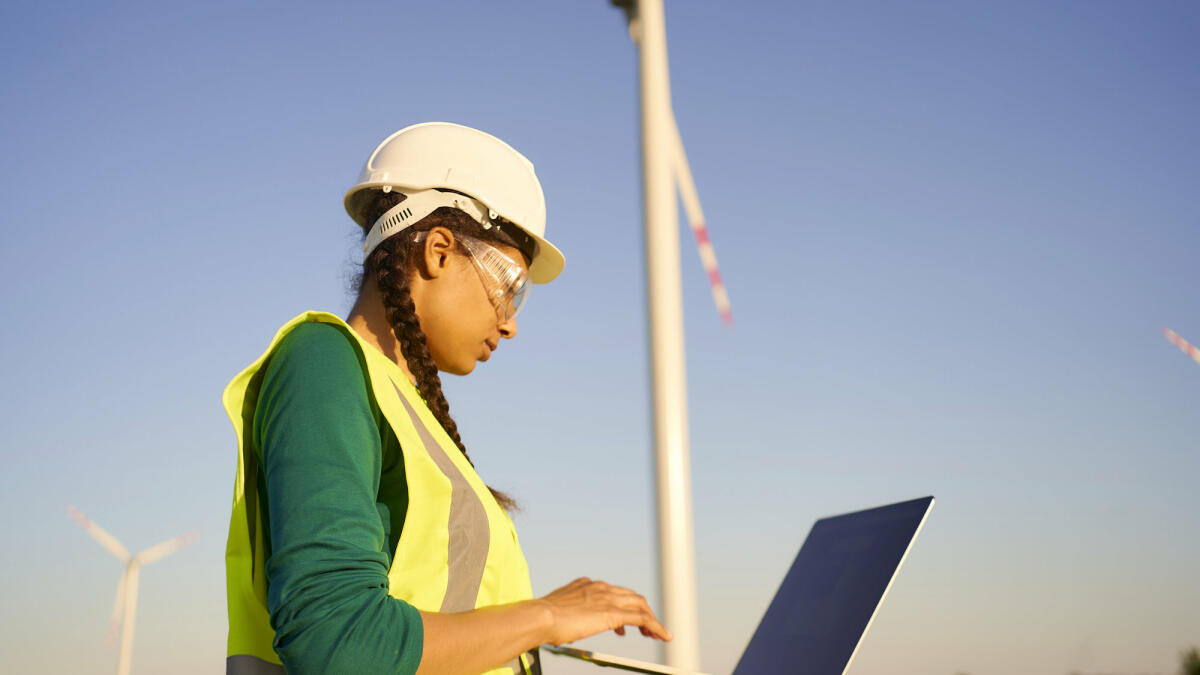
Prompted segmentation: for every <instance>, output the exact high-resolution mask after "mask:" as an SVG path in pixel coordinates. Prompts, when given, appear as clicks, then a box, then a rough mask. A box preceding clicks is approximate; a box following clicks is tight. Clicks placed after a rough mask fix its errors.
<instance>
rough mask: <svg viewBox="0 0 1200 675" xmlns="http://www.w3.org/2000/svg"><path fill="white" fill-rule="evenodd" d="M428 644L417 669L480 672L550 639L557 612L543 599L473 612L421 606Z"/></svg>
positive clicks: (426, 674) (424, 674)
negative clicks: (429, 609) (432, 610)
mask: <svg viewBox="0 0 1200 675" xmlns="http://www.w3.org/2000/svg"><path fill="white" fill-rule="evenodd" d="M421 620H422V621H423V622H424V625H425V631H424V633H425V638H424V647H423V650H422V653H421V665H420V666H419V667H418V668H417V675H478V674H479V673H483V672H486V671H488V670H491V669H493V668H498V667H500V666H503V665H504V664H506V663H509V662H511V661H512V660H513V659H515V658H517V656H519V655H520V654H522V653H524V652H526V651H528V650H530V649H532V648H534V647H536V646H538V645H540V644H542V643H543V642H547V641H548V640H549V635H550V628H551V627H552V626H553V615H552V613H551V610H550V609H549V608H548V607H547V606H546V604H545V603H544V602H542V601H540V600H526V601H524V602H517V603H513V604H510V605H496V606H493V607H483V608H481V609H476V610H473V611H470V612H456V613H444V614H443V613H438V612H421Z"/></svg>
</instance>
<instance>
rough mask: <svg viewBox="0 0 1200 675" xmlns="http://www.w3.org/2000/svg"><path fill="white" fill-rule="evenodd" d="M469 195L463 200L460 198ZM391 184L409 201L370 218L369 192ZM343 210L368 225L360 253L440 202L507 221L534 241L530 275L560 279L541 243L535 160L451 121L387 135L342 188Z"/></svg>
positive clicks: (483, 219)
mask: <svg viewBox="0 0 1200 675" xmlns="http://www.w3.org/2000/svg"><path fill="white" fill-rule="evenodd" d="M437 188H440V189H442V190H453V191H454V192H458V193H461V194H462V195H467V197H468V199H464V198H463V197H462V196H461V195H456V194H454V193H450V192H439V191H438V190H437ZM392 189H395V190H396V191H398V192H402V193H404V194H405V195H406V196H407V198H406V199H405V200H404V202H403V204H402V205H399V206H397V207H396V208H394V209H392V210H390V211H388V212H387V213H385V214H384V215H383V216H381V217H380V218H379V220H378V221H377V222H375V223H368V222H366V213H365V210H366V208H367V206H368V205H369V204H370V202H371V194H372V192H373V191H374V190H383V191H384V192H387V191H390V190H392ZM345 205H346V212H347V213H349V214H350V217H351V218H353V219H354V221H355V222H356V223H358V224H359V225H361V226H362V227H363V229H368V228H369V230H370V231H369V232H368V235H367V245H366V246H365V247H364V250H365V252H367V253H368V254H369V252H370V250H372V249H374V247H375V246H377V245H378V244H379V242H380V241H382V240H383V239H385V238H386V237H389V236H392V235H394V234H395V233H396V232H399V231H400V230H403V229H404V228H406V227H408V226H409V225H411V224H412V223H415V222H416V221H418V220H420V219H421V218H424V217H425V216H426V215H428V214H429V213H430V212H432V211H433V210H434V209H436V208H438V207H439V206H455V207H458V208H460V209H462V210H463V211H465V212H467V213H468V214H469V215H471V216H472V217H473V218H475V220H477V221H479V222H480V224H481V225H483V226H484V228H485V229H487V228H490V227H492V226H493V225H492V221H493V220H495V219H496V218H497V216H498V217H499V218H502V219H504V220H505V221H508V222H510V223H512V224H513V225H516V226H517V227H518V228H519V229H520V230H521V231H522V232H524V233H525V234H527V235H529V237H530V238H531V239H532V240H533V244H534V245H533V247H532V248H533V250H532V251H527V253H530V254H531V255H532V262H531V263H530V265H529V278H530V280H531V281H533V283H535V284H544V283H546V282H548V281H551V280H552V279H554V277H556V276H558V273H559V272H561V271H562V268H563V262H564V261H563V254H562V252H561V251H559V250H558V249H557V248H555V247H554V245H553V244H551V243H550V242H548V241H546V239H545V238H544V237H545V234H546V198H545V196H544V195H543V194H542V185H541V183H539V182H538V179H537V175H535V174H534V172H533V164H532V163H531V162H530V161H529V160H528V159H525V157H524V156H523V155H521V153H519V152H517V151H516V150H514V149H513V148H512V147H511V146H510V145H508V144H507V143H505V142H504V141H502V140H500V139H499V138H496V137H495V136H492V135H491V134H487V133H484V132H482V131H479V130H478V129H472V128H471V127H466V126H462V125H461V124H451V123H449V122H426V123H424V124H414V125H413V126H410V127H405V128H403V129H401V130H400V131H397V132H396V133H394V134H392V135H391V136H388V137H387V138H386V139H384V141H383V142H382V143H380V144H379V147H377V148H375V151H374V152H372V153H371V156H370V157H368V158H367V163H366V164H365V165H364V166H363V169H362V173H360V174H359V176H358V182H357V183H355V185H354V187H352V188H350V190H349V191H347V192H346V198H345Z"/></svg>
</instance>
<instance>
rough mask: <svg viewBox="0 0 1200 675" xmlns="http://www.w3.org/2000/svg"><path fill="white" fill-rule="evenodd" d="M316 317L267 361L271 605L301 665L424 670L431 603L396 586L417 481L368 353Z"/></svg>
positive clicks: (263, 426) (278, 641) (290, 667)
mask: <svg viewBox="0 0 1200 675" xmlns="http://www.w3.org/2000/svg"><path fill="white" fill-rule="evenodd" d="M351 340H352V338H351V337H350V336H348V335H346V334H345V333H343V332H342V329H341V328H340V327H337V326H333V325H329V324H321V323H306V324H302V325H300V326H297V327H296V328H295V329H293V330H292V332H291V333H289V334H288V335H287V337H285V338H284V339H283V341H282V342H280V344H279V346H278V347H277V349H276V350H275V352H274V354H273V355H272V356H271V359H270V362H269V363H268V364H267V365H266V369H265V373H264V375H263V380H262V388H261V390H260V394H259V398H258V404H257V407H256V408H255V411H254V428H253V435H252V438H253V439H254V445H255V446H256V447H255V448H254V452H255V453H256V455H258V458H259V462H260V465H261V467H262V471H261V472H260V474H259V490H260V491H261V494H262V496H263V499H262V501H261V504H262V507H261V508H262V509H263V514H262V515H263V524H264V538H265V540H266V541H267V551H266V556H267V558H266V573H267V582H268V592H267V606H268V609H269V610H270V613H271V627H272V628H274V630H275V650H276V652H278V654H279V657H280V659H281V660H282V661H283V665H284V666H285V667H286V668H287V671H288V672H289V673H301V674H302V673H415V672H416V670H417V665H418V663H419V662H420V660H421V645H422V638H423V626H422V623H421V615H420V614H419V613H418V612H417V610H416V608H414V607H413V606H412V605H409V604H408V603H406V602H404V601H402V600H398V599H396V598H393V597H391V596H389V595H388V578H387V573H388V569H389V568H390V567H391V564H392V554H393V552H394V551H395V550H396V542H397V540H398V539H399V538H400V531H401V529H402V528H403V526H404V515H405V512H406V511H407V508H408V485H407V483H406V482H405V477H404V460H403V458H402V456H401V449H400V444H399V442H398V441H397V439H396V436H395V434H394V433H393V432H392V429H391V427H390V426H389V425H388V423H387V421H386V420H385V419H384V417H383V414H382V413H381V412H380V410H379V406H378V405H377V404H376V402H375V399H374V396H373V395H372V394H371V392H370V387H369V385H368V383H367V379H366V375H365V372H366V364H365V363H363V361H362V356H361V355H360V354H359V353H358V350H357V349H356V346H355V345H354V344H353V343H352V342H351Z"/></svg>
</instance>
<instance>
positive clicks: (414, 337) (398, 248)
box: [357, 191, 520, 512]
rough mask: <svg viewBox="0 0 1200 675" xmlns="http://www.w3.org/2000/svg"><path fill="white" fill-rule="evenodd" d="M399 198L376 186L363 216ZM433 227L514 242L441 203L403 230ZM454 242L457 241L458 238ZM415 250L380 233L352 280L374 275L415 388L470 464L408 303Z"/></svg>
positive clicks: (503, 500)
mask: <svg viewBox="0 0 1200 675" xmlns="http://www.w3.org/2000/svg"><path fill="white" fill-rule="evenodd" d="M402 201H404V195H403V194H400V193H398V192H395V191H392V192H387V193H385V192H377V193H376V194H375V195H374V197H373V198H372V201H371V203H370V205H369V206H368V207H367V209H366V222H368V223H374V222H375V221H376V220H378V219H379V217H380V216H382V215H383V214H384V212H386V211H387V210H388V209H390V208H392V207H393V206H395V205H396V204H399V203H400V202H402ZM434 227H445V228H448V229H449V230H450V231H451V232H454V233H455V234H456V235H463V234H466V235H469V236H471V237H474V238H476V239H481V240H483V241H490V242H493V243H498V244H505V245H508V246H515V244H514V242H513V241H512V240H511V239H509V238H508V237H507V236H505V235H504V234H503V233H502V232H500V231H499V228H492V229H491V231H485V230H484V229H483V228H482V227H481V226H480V225H479V223H477V222H475V220H474V219H473V218H471V217H470V216H468V215H467V214H466V213H464V212H462V211H460V210H458V209H455V208H452V207H446V206H443V207H441V208H438V209H437V210H435V211H434V212H433V213H430V214H429V215H428V216H426V217H424V218H422V219H421V220H420V221H419V222H417V223H415V224H413V225H412V226H411V227H409V228H408V229H407V230H406V231H405V232H406V233H415V232H422V231H428V230H430V229H433V228H434ZM457 245H458V246H460V247H461V244H457ZM420 250H421V245H420V244H419V243H418V242H414V241H413V237H411V236H392V237H388V238H387V239H384V240H383V242H381V243H380V244H379V246H377V247H376V248H375V250H374V251H372V252H371V255H370V256H368V257H367V259H366V260H365V261H363V271H362V276H360V277H359V279H358V284H357V285H358V291H359V292H360V293H361V292H362V289H363V287H364V286H365V285H366V284H367V283H369V282H368V280H369V279H373V280H374V281H375V283H376V284H377V285H378V286H379V291H380V293H381V295H382V296H383V309H384V313H385V315H386V316H387V321H388V325H390V326H391V328H392V334H393V335H395V336H396V340H397V341H398V342H399V343H400V352H401V353H402V354H403V355H404V361H405V363H406V364H407V365H408V370H409V372H411V373H412V374H413V377H415V378H416V387H417V392H418V393H420V395H421V398H422V399H423V400H424V401H425V405H426V406H428V407H429V410H430V412H432V413H433V416H434V417H435V418H436V419H437V421H438V423H439V424H441V425H442V428H443V429H445V431H446V434H447V435H448V436H450V440H452V441H454V444H455V445H457V446H458V449H459V450H460V451H462V454H463V457H465V458H466V459H467V462H468V463H469V464H470V465H471V466H475V463H474V462H472V461H471V457H470V455H468V454H467V447H466V445H464V444H463V441H462V437H461V436H460V435H459V433H458V425H457V424H456V423H455V422H454V418H453V417H451V416H450V404H449V403H448V402H447V401H446V396H445V394H443V393H442V379H441V377H440V376H439V375H438V368H437V364H435V363H434V361H433V356H432V354H430V352H429V345H428V344H427V342H426V339H425V331H424V330H422V329H421V320H420V317H418V316H417V308H416V305H415V304H414V303H413V299H412V291H411V288H410V286H409V280H408V279H409V273H410V270H411V269H412V262H413V261H414V260H415V259H416V256H417V253H418V251H420ZM488 490H490V491H491V493H492V496H493V497H495V499H496V502H498V503H499V504H500V507H501V508H503V509H504V510H505V511H508V512H512V511H515V510H519V508H520V507H519V506H518V505H517V503H516V501H515V500H514V499H513V498H512V497H510V496H508V495H506V494H504V493H503V492H501V491H499V490H497V489H495V488H493V487H490V486H489V487H488Z"/></svg>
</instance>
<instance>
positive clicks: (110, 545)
mask: <svg viewBox="0 0 1200 675" xmlns="http://www.w3.org/2000/svg"><path fill="white" fill-rule="evenodd" d="M67 516H68V517H70V518H71V520H74V521H75V522H76V523H78V524H79V526H80V527H82V528H83V529H84V531H85V532H87V533H88V534H90V535H92V539H95V540H96V541H97V542H99V543H100V545H101V546H103V547H104V548H105V549H107V550H108V552H109V553H111V554H113V555H114V556H116V558H117V560H120V561H121V563H122V564H123V565H125V571H124V572H122V573H121V580H120V581H119V582H118V583H117V600H116V602H115V603H114V604H113V613H112V620H111V621H109V624H108V638H107V642H108V644H109V645H111V644H112V640H113V637H114V636H115V635H116V632H117V624H121V653H120V656H119V657H118V659H117V675H129V662H130V659H131V658H132V656H133V622H134V619H135V617H136V615H137V592H138V574H139V573H140V572H141V569H142V567H145V566H146V565H149V564H150V563H152V562H156V561H158V560H162V559H163V558H165V557H167V556H169V555H171V554H172V553H174V552H175V551H178V550H179V549H181V548H183V547H184V546H187V545H188V544H190V543H192V540H193V539H195V538H196V532H195V530H193V531H191V532H188V533H186V534H181V535H179V536H178V537H175V538H173V539H168V540H166V541H164V542H162V543H160V544H155V545H154V546H151V547H150V548H148V549H146V550H144V551H142V552H141V553H138V554H137V555H132V556H131V555H129V551H127V550H126V549H125V547H124V546H122V545H121V542H119V541H117V539H116V537H114V536H112V535H111V534H109V533H108V532H106V531H105V530H104V528H102V527H100V526H99V525H97V524H96V523H94V522H92V521H91V520H90V519H88V517H87V516H85V515H83V514H82V513H80V512H79V509H76V508H75V507H74V506H68V507H67ZM122 619H124V621H123V622H122Z"/></svg>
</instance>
